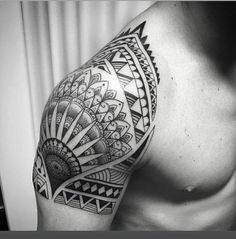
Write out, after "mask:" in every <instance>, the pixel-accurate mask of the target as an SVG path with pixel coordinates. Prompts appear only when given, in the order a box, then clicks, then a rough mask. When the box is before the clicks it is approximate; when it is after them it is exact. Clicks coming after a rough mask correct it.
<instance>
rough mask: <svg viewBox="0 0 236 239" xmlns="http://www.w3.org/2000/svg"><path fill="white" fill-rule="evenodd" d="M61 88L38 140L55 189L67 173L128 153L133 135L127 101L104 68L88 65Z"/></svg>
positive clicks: (64, 179) (76, 173)
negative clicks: (119, 97)
mask: <svg viewBox="0 0 236 239" xmlns="http://www.w3.org/2000/svg"><path fill="white" fill-rule="evenodd" d="M67 86H68V87H69V88H68V87H67ZM67 89H70V90H71V91H73V92H70V96H66V92H67V91H68V90H67ZM57 92H58V95H54V97H53V98H52V99H51V100H49V102H48V104H47V106H46V108H45V111H44V114H43V119H42V127H41V140H40V145H39V147H40V151H41V153H42V156H43V158H44V162H45V166H46V169H47V171H48V175H49V179H50V183H51V187H52V191H53V192H54V191H55V190H56V188H57V187H59V186H60V184H61V183H63V182H64V181H66V180H67V179H69V178H71V177H73V176H75V175H78V174H80V173H81V172H84V171H87V170H89V169H91V168H93V167H96V166H97V165H102V164H104V163H107V162H110V161H113V160H115V159H117V158H119V157H122V156H124V155H126V154H127V153H129V152H130V151H131V147H130V145H129V144H128V143H129V141H130V139H131V138H132V136H131V134H130V133H129V132H128V131H129V128H130V125H129V124H128V123H127V122H126V121H124V117H125V113H123V112H122V108H123V103H122V102H121V101H118V100H116V99H115V96H116V95H115V94H114V93H113V92H112V91H108V83H107V82H103V81H101V79H100V75H99V74H95V75H91V71H86V72H84V74H82V75H80V76H79V77H78V78H77V79H74V80H73V82H70V81H69V82H67V81H66V82H65V83H64V88H63V92H62V88H61V87H59V89H57ZM71 94H74V97H72V96H71ZM60 95H63V96H61V97H60ZM75 97H76V98H75Z"/></svg>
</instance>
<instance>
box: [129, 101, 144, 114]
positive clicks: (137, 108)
mask: <svg viewBox="0 0 236 239" xmlns="http://www.w3.org/2000/svg"><path fill="white" fill-rule="evenodd" d="M131 110H133V111H135V112H138V113H140V114H142V109H141V105H140V100H139V99H137V100H136V101H135V103H134V104H133V105H132V107H131Z"/></svg>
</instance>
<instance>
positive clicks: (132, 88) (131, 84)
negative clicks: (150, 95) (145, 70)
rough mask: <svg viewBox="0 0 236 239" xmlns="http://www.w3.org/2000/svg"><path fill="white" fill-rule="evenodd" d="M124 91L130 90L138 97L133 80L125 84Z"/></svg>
mask: <svg viewBox="0 0 236 239" xmlns="http://www.w3.org/2000/svg"><path fill="white" fill-rule="evenodd" d="M125 91H126V92H132V95H134V96H136V97H139V94H138V90H137V85H136V82H135V80H132V81H130V82H129V84H127V85H126V86H125Z"/></svg>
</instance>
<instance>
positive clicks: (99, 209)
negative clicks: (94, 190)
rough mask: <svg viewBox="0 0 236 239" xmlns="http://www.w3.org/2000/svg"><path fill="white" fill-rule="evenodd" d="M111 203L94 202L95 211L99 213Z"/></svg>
mask: <svg viewBox="0 0 236 239" xmlns="http://www.w3.org/2000/svg"><path fill="white" fill-rule="evenodd" d="M110 203H111V202H107V201H103V200H99V199H97V200H96V205H97V211H98V213H101V212H102V211H103V210H104V209H105V208H106V207H107V206H108V205H109V204H110Z"/></svg>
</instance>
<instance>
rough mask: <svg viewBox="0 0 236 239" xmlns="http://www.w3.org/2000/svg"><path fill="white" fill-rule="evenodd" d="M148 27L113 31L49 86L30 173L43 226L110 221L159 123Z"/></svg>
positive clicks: (93, 225) (87, 226)
mask: <svg viewBox="0 0 236 239" xmlns="http://www.w3.org/2000/svg"><path fill="white" fill-rule="evenodd" d="M143 27H144V24H141V25H140V26H138V27H137V28H135V29H133V30H132V29H130V30H129V31H126V32H125V33H124V34H121V35H120V36H118V37H117V38H115V39H114V40H113V41H111V42H110V43H109V44H108V45H107V46H105V47H104V48H103V49H102V50H101V51H100V52H99V53H98V54H97V55H96V56H95V57H94V58H92V60H90V61H88V62H87V63H86V64H85V65H83V66H82V67H81V68H79V69H78V70H76V71H74V72H72V73H71V74H69V75H68V76H67V77H66V78H65V79H64V80H63V81H62V82H61V83H60V84H59V85H58V86H57V87H56V88H55V89H54V91H53V92H52V94H51V96H50V98H49V100H48V103H47V105H46V107H45V110H44V113H43V116H42V122H41V133H40V140H39V144H38V149H37V155H36V159H35V164H34V172H33V182H34V186H35V190H36V191H37V193H36V195H37V202H38V208H39V227H42V228H44V229H57V230H58V229H61V230H63V229H64V230H65V229H67V230H69V229H72V230H76V229H77V230H93V229H96V230H99V229H107V228H108V227H109V225H110V223H111V221H112V218H113V216H114V214H115V212H116V210H117V208H118V205H119V203H120V201H121V198H122V195H123V194H124V191H125V189H126V187H127V184H128V181H129V178H130V175H131V173H132V171H133V170H134V168H135V167H136V166H137V164H138V163H139V162H140V160H141V158H142V156H143V154H144V152H145V150H146V148H147V146H148V144H149V141H150V138H151V136H152V134H153V130H154V123H153V122H154V117H155V111H156V85H157V84H158V74H157V72H156V68H155V65H154V64H153V58H152V57H151V55H150V52H149V51H147V46H146V45H145V41H146V38H143V37H144V36H143V35H142V32H143Z"/></svg>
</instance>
